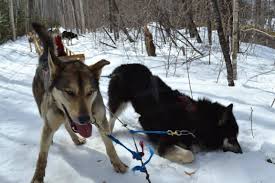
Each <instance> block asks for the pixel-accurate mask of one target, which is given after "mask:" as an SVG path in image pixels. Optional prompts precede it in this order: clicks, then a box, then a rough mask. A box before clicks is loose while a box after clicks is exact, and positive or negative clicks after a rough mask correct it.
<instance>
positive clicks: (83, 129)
mask: <svg viewBox="0 0 275 183" xmlns="http://www.w3.org/2000/svg"><path fill="white" fill-rule="evenodd" d="M75 125H76V128H77V132H78V133H79V134H80V135H81V136H82V137H85V138H88V137H90V136H91V135H92V124H90V123H87V124H85V125H79V124H75Z"/></svg>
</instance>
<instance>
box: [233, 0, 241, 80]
mask: <svg viewBox="0 0 275 183" xmlns="http://www.w3.org/2000/svg"><path fill="white" fill-rule="evenodd" d="M239 6H240V2H239V0H233V36H232V68H233V79H234V80H237V54H238V43H239V39H238V38H239V36H238V32H239V9H240V7H239Z"/></svg>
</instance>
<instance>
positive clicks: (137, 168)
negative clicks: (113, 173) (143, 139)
mask: <svg viewBox="0 0 275 183" xmlns="http://www.w3.org/2000/svg"><path fill="white" fill-rule="evenodd" d="M148 148H149V152H150V157H149V158H148V160H147V161H145V162H144V163H143V165H142V166H135V167H134V168H132V170H133V171H134V172H135V171H140V172H146V165H147V164H148V163H149V162H150V161H151V159H152V157H153V155H154V149H153V148H152V147H151V146H148Z"/></svg>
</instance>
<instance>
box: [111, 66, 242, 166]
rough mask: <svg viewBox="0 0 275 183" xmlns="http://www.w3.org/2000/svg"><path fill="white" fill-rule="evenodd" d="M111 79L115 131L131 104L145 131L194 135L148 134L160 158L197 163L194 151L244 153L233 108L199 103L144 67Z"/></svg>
mask: <svg viewBox="0 0 275 183" xmlns="http://www.w3.org/2000/svg"><path fill="white" fill-rule="evenodd" d="M110 76H111V80H110V83H109V89H108V95H109V103H108V105H109V109H110V112H111V117H110V118H111V119H110V123H111V130H113V127H114V122H115V120H116V116H118V115H119V114H120V113H121V112H122V111H123V109H124V108H125V104H126V103H127V102H131V104H132V106H133V108H134V109H135V111H136V112H137V113H138V114H140V117H139V122H140V124H141V126H142V127H143V129H144V130H164V131H167V130H188V131H189V132H191V133H192V134H189V135H184V136H167V135H157V134H148V137H149V139H150V140H151V141H152V142H153V144H155V145H156V146H157V147H156V148H157V151H158V153H159V155H160V156H163V157H165V158H167V159H169V160H171V161H174V162H179V163H189V162H192V161H193V159H194V155H193V153H192V151H191V150H194V148H198V147H199V148H202V147H203V148H206V149H208V150H215V149H223V150H224V151H232V152H235V153H242V150H241V147H240V145H239V143H238V140H237V136H238V131H239V129H238V124H237V122H236V120H235V117H234V115H233V112H232V109H233V104H230V105H229V106H227V107H226V106H223V105H221V104H219V103H217V102H215V103H213V102H211V101H209V100H207V99H199V100H198V101H195V100H193V99H191V98H190V97H188V96H186V95H184V94H182V93H180V92H179V91H177V90H172V89H171V88H170V87H169V86H167V85H166V84H165V83H164V82H163V81H162V80H161V79H160V78H159V77H158V76H154V75H152V73H151V71H150V70H149V69H148V68H147V67H145V66H144V65H141V64H126V65H121V66H119V67H117V68H116V69H115V70H114V71H113V72H112V74H111V75H110ZM193 135H195V136H193Z"/></svg>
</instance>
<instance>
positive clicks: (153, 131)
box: [129, 130, 167, 135]
mask: <svg viewBox="0 0 275 183" xmlns="http://www.w3.org/2000/svg"><path fill="white" fill-rule="evenodd" d="M129 132H130V133H131V134H135V133H145V134H160V135H167V131H155V130H129Z"/></svg>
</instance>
